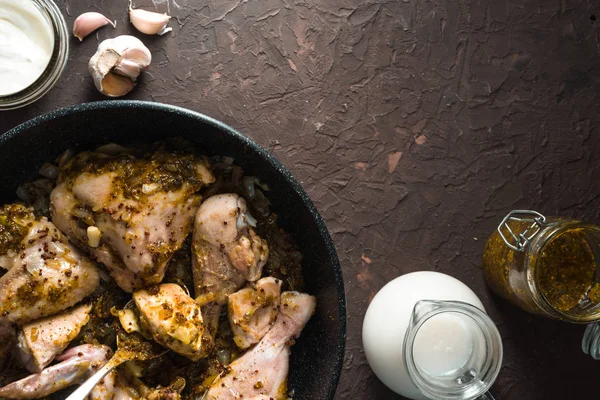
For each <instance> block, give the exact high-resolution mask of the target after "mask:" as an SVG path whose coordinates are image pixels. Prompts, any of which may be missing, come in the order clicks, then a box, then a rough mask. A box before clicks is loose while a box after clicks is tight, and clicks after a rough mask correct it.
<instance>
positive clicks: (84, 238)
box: [50, 151, 215, 292]
mask: <svg viewBox="0 0 600 400" xmlns="http://www.w3.org/2000/svg"><path fill="white" fill-rule="evenodd" d="M214 179H215V178H214V176H213V174H212V172H211V171H210V169H209V165H208V163H207V161H206V160H204V159H202V158H199V157H195V156H192V155H181V154H175V153H166V152H161V151H159V152H155V153H152V154H150V155H147V156H144V157H143V158H135V157H133V156H131V155H118V156H109V155H106V154H101V153H90V152H84V153H80V154H79V155H77V156H76V157H74V158H73V159H72V160H70V161H69V162H68V163H67V164H66V165H65V166H64V167H63V168H62V169H61V171H60V175H59V177H58V180H57V186H56V188H55V189H54V190H53V191H52V193H51V196H50V201H51V213H52V219H53V221H54V223H55V224H56V225H57V226H58V227H59V228H60V229H61V230H62V231H63V232H64V233H65V234H66V235H67V236H68V237H69V238H70V239H71V240H72V241H73V243H75V244H76V245H77V246H79V247H80V248H82V249H85V250H87V251H88V252H89V253H90V254H91V255H92V256H94V257H95V258H96V259H97V260H98V261H100V262H102V263H103V264H105V265H106V267H107V268H108V269H109V271H110V273H111V275H112V276H113V278H114V279H115V281H116V282H117V284H118V285H119V286H120V287H121V288H122V289H123V290H125V291H127V292H132V291H133V290H135V289H141V288H144V287H147V286H150V285H153V284H158V283H160V282H161V280H162V278H163V276H164V273H165V267H166V265H167V262H168V261H169V259H170V258H171V256H172V255H173V253H174V252H175V251H176V250H178V249H179V248H180V247H181V245H182V243H183V241H184V240H185V238H186V237H187V235H188V234H189V232H190V231H191V227H192V221H193V218H194V215H195V214H196V211H197V209H198V206H199V204H200V200H201V198H200V195H198V194H196V192H197V191H198V190H199V189H200V188H202V187H203V186H204V185H206V184H209V183H212V182H214Z"/></svg>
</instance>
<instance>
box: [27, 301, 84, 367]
mask: <svg viewBox="0 0 600 400" xmlns="http://www.w3.org/2000/svg"><path fill="white" fill-rule="evenodd" d="M91 309H92V307H91V306H90V305H88V304H82V305H80V306H77V307H75V308H72V309H70V310H67V311H64V312H62V313H60V314H56V315H52V316H50V317H46V318H43V319H41V320H38V321H34V322H30V323H28V324H26V325H23V327H22V328H21V331H20V332H19V334H18V347H17V349H18V354H19V358H20V359H21V362H22V363H23V365H25V367H26V368H27V369H28V370H29V371H31V372H40V371H41V370H42V369H44V368H45V367H46V366H47V365H48V364H50V363H51V362H52V360H54V357H56V356H57V355H58V354H60V353H62V351H63V350H64V349H65V348H67V346H68V345H69V343H71V340H73V339H75V337H76V336H77V335H78V334H79V331H80V330H81V328H82V327H83V326H84V325H85V324H87V322H88V321H89V319H90V311H91Z"/></svg>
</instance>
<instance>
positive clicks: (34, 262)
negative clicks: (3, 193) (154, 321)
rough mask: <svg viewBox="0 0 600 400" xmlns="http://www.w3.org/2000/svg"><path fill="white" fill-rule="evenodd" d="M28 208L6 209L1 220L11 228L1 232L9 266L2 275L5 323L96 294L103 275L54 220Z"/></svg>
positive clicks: (1, 318)
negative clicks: (68, 239)
mask: <svg viewBox="0 0 600 400" xmlns="http://www.w3.org/2000/svg"><path fill="white" fill-rule="evenodd" d="M15 210H20V211H15ZM27 213H28V211H27V209H25V208H24V207H22V206H16V205H10V206H4V207H2V208H0V225H2V226H4V228H7V227H8V229H4V230H3V231H2V232H0V237H1V238H2V239H0V241H2V245H1V246H0V254H3V255H4V256H5V257H4V258H3V260H4V262H5V263H6V264H5V266H6V267H7V269H9V271H8V272H6V273H5V274H4V275H3V276H2V277H1V278H0V325H1V324H7V323H17V324H24V323H27V322H29V321H33V320H36V319H38V318H40V317H45V316H48V315H52V314H55V313H57V312H60V311H63V310H65V309H67V308H69V307H71V306H73V305H75V304H76V303H78V302H80V301H81V300H82V299H83V298H85V297H86V296H88V295H89V294H90V293H92V292H93V291H94V290H95V289H96V287H97V286H98V283H99V279H100V278H99V275H98V272H97V270H96V266H95V265H94V264H93V263H92V261H90V260H89V259H88V258H86V257H85V256H83V255H82V254H81V253H80V252H79V251H78V250H77V249H75V248H74V247H73V246H71V245H70V244H69V242H68V241H67V239H66V237H64V236H63V235H62V233H61V232H60V231H59V230H58V229H57V228H56V227H55V226H54V224H52V223H51V222H49V221H48V220H47V219H46V218H41V219H40V220H35V219H32V218H33V215H32V214H30V213H29V214H27ZM8 231H11V232H12V233H11V234H10V235H7V232H8ZM15 232H18V233H15ZM8 237H10V239H8V240H7V238H8Z"/></svg>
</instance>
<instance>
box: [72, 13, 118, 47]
mask: <svg viewBox="0 0 600 400" xmlns="http://www.w3.org/2000/svg"><path fill="white" fill-rule="evenodd" d="M108 24H110V25H112V27H113V28H116V27H117V21H115V22H112V21H111V20H110V19H108V18H106V17H105V16H104V15H102V14H100V13H97V12H86V13H83V14H81V15H80V16H79V17H77V19H75V22H73V35H74V36H75V37H76V38H77V39H79V41H80V42H81V41H83V38H85V37H86V36H87V35H89V34H90V33H92V32H94V31H95V30H96V29H99V28H102V27H103V26H105V25H108Z"/></svg>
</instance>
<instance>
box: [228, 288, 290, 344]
mask: <svg viewBox="0 0 600 400" xmlns="http://www.w3.org/2000/svg"><path fill="white" fill-rule="evenodd" d="M280 292H281V281H280V280H279V279H275V278H272V277H267V278H262V279H259V280H258V281H256V284H255V285H254V287H248V288H244V289H241V290H238V291H237V292H235V293H234V294H231V295H229V300H228V302H227V310H228V317H229V323H230V324H231V330H232V331H233V334H234V337H233V340H234V341H235V344H237V346H238V347H239V348H241V349H247V348H248V347H250V346H252V345H253V344H255V343H258V341H259V340H260V339H262V337H263V336H265V334H266V333H267V332H268V331H269V329H270V328H271V326H272V325H273V323H274V322H275V318H276V317H277V312H278V311H279V295H280Z"/></svg>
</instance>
